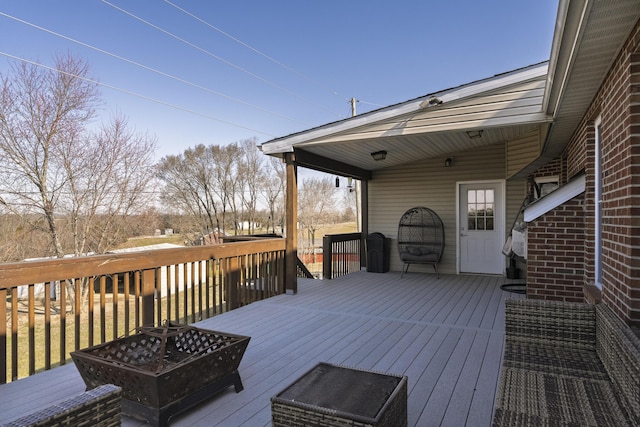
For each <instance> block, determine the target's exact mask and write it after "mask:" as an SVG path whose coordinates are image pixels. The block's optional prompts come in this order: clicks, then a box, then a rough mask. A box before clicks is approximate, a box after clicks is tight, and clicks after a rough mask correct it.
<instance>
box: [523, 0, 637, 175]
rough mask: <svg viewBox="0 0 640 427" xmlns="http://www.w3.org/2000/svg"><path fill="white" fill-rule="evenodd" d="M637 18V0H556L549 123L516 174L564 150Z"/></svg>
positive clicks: (547, 96)
mask: <svg viewBox="0 0 640 427" xmlns="http://www.w3.org/2000/svg"><path fill="white" fill-rule="evenodd" d="M639 19H640V0H571V1H569V0H560V2H559V5H558V16H557V18H556V28H555V33H554V38H553V43H552V48H551V59H550V64H549V73H548V76H547V85H546V87H547V90H546V92H545V98H544V111H545V112H546V114H547V115H550V116H553V125H552V126H551V128H550V131H549V133H548V135H547V138H546V141H545V144H544V146H543V150H542V154H541V156H540V157H539V158H538V159H537V160H535V161H534V162H532V163H531V164H530V165H529V166H528V167H526V168H524V169H523V170H522V171H521V175H523V176H526V175H528V174H530V173H532V172H534V171H535V170H536V169H538V168H539V167H541V166H543V165H544V164H546V163H547V162H548V161H550V160H553V159H554V158H556V157H558V156H559V155H560V154H561V153H562V152H563V150H564V149H565V147H566V146H567V144H568V143H569V140H570V139H571V137H572V135H573V134H574V132H575V131H576V129H577V127H578V125H579V124H580V122H581V121H582V119H583V118H584V116H585V114H586V113H587V109H588V108H589V106H590V105H591V104H592V102H593V101H594V98H595V96H596V93H597V92H598V90H599V89H600V87H601V85H602V82H603V80H604V78H605V76H606V75H607V73H608V71H609V69H610V68H611V65H612V63H613V61H614V60H615V58H616V57H617V55H618V54H619V53H620V50H621V48H622V46H623V44H624V43H625V41H626V39H627V38H628V37H629V34H630V32H631V30H632V29H633V26H634V25H635V24H636V22H638V20H639ZM588 119H595V117H591V118H588Z"/></svg>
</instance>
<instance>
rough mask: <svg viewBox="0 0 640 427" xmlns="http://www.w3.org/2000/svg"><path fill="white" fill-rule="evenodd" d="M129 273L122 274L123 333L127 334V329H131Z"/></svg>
mask: <svg viewBox="0 0 640 427" xmlns="http://www.w3.org/2000/svg"><path fill="white" fill-rule="evenodd" d="M130 286H131V273H126V274H125V275H124V331H123V332H124V335H125V336H128V335H129V330H130V329H131V324H130V322H131V320H130V316H131V313H130V311H131V295H130V294H131V288H130Z"/></svg>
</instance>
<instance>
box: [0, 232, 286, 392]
mask: <svg viewBox="0 0 640 427" xmlns="http://www.w3.org/2000/svg"><path fill="white" fill-rule="evenodd" d="M284 250H285V242H284V240H283V239H264V240H258V241H250V242H238V243H229V244H223V245H216V246H198V247H189V248H176V249H160V250H153V251H143V252H130V253H124V254H122V253H121V254H114V255H97V256H87V257H77V258H64V259H51V260H43V261H28V262H20V263H7V264H0V383H5V382H7V381H13V380H16V379H18V378H22V377H25V376H28V375H32V374H34V373H35V372H38V371H41V370H48V369H51V368H52V367H54V366H57V365H61V364H65V363H66V362H67V361H68V360H69V352H70V351H74V350H78V349H80V348H85V347H88V346H92V345H96V344H100V343H103V342H107V341H110V340H112V339H115V338H118V337H120V336H126V335H128V334H130V333H132V332H134V331H135V329H136V328H137V327H139V326H142V325H148V324H160V323H161V322H163V321H164V320H172V321H175V322H179V323H192V322H196V321H199V320H202V319H205V318H208V317H211V316H214V315H216V314H219V313H222V312H225V311H229V310H232V309H234V308H237V307H240V306H242V305H245V304H248V303H251V302H253V301H256V300H259V299H264V298H268V297H270V296H273V295H277V294H281V293H284V276H285V274H284V259H285V258H284Z"/></svg>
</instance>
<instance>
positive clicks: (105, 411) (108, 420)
mask: <svg viewBox="0 0 640 427" xmlns="http://www.w3.org/2000/svg"><path fill="white" fill-rule="evenodd" d="M120 396H121V389H120V387H116V386H114V385H111V384H107V385H104V386H101V387H98V388H94V389H93V390H89V391H86V392H84V393H82V394H80V395H78V396H76V397H74V398H72V399H69V400H65V401H63V402H60V403H58V404H56V405H52V406H50V407H48V408H45V409H42V410H40V411H37V412H34V413H32V414H29V415H26V416H24V417H22V418H19V419H17V420H15V421H12V422H10V423H8V424H3V426H6V427H26V426H34V427H35V426H91V427H116V426H118V427H119V426H120V420H121V406H120Z"/></svg>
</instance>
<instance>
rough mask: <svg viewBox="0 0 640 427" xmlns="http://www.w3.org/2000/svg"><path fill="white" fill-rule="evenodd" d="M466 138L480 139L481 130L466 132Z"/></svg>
mask: <svg viewBox="0 0 640 427" xmlns="http://www.w3.org/2000/svg"><path fill="white" fill-rule="evenodd" d="M467 136H468V137H469V139H477V138H482V130H468V131H467Z"/></svg>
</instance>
